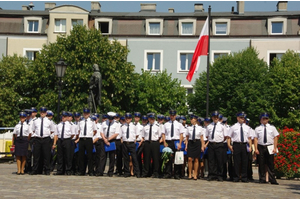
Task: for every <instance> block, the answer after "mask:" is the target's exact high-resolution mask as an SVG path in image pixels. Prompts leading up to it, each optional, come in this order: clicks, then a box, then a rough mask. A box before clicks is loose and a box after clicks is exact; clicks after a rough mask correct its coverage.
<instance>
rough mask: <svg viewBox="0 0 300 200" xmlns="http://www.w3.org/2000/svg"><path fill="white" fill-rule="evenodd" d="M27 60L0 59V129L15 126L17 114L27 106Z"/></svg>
mask: <svg viewBox="0 0 300 200" xmlns="http://www.w3.org/2000/svg"><path fill="white" fill-rule="evenodd" d="M28 63H29V62H28V59H27V58H22V57H18V56H17V55H13V56H6V57H2V60H1V62H0V80H1V81H0V108H1V109H0V116H1V117H0V127H9V126H15V125H16V123H17V122H18V113H19V112H20V111H21V110H23V109H25V108H27V107H28V106H29V104H28V103H29V99H28V98H26V97H25V94H26V93H27V84H26V83H27V82H28V81H27V80H26V73H27V71H28V68H27V67H26V64H28Z"/></svg>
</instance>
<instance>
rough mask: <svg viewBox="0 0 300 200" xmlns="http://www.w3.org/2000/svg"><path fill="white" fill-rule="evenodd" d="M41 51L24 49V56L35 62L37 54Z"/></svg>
mask: <svg viewBox="0 0 300 200" xmlns="http://www.w3.org/2000/svg"><path fill="white" fill-rule="evenodd" d="M39 51H40V49H35V48H24V49H23V56H25V57H26V58H28V59H29V60H35V59H36V55H37V53H38V52H39Z"/></svg>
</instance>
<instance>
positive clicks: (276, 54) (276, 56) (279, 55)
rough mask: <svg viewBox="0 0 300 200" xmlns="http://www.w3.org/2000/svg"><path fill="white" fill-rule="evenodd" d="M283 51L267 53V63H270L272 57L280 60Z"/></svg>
mask: <svg viewBox="0 0 300 200" xmlns="http://www.w3.org/2000/svg"><path fill="white" fill-rule="evenodd" d="M283 54H284V53H270V55H269V65H270V64H271V63H272V61H273V59H274V58H277V59H278V60H281V57H282V56H283Z"/></svg>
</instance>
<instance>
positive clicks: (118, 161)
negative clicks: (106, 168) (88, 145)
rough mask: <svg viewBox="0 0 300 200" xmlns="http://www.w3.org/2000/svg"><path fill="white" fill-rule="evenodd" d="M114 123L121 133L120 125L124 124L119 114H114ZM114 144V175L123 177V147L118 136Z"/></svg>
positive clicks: (123, 119) (123, 118)
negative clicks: (115, 167)
mask: <svg viewBox="0 0 300 200" xmlns="http://www.w3.org/2000/svg"><path fill="white" fill-rule="evenodd" d="M114 120H115V122H116V123H117V124H118V126H119V129H120V131H121V128H120V127H121V125H122V124H124V123H125V117H121V116H120V114H119V113H116V116H115V117H114ZM115 143H116V157H117V158H116V166H117V169H116V172H115V174H119V176H123V169H122V168H123V153H122V151H123V145H122V140H121V136H120V134H119V135H118V136H117V137H116V139H115Z"/></svg>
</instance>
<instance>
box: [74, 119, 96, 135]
mask: <svg viewBox="0 0 300 200" xmlns="http://www.w3.org/2000/svg"><path fill="white" fill-rule="evenodd" d="M85 121H86V135H84V126H85ZM78 130H79V138H84V137H86V138H93V136H94V131H97V127H96V124H95V122H94V121H92V120H91V118H87V119H83V120H81V121H80V122H79V124H78Z"/></svg>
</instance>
